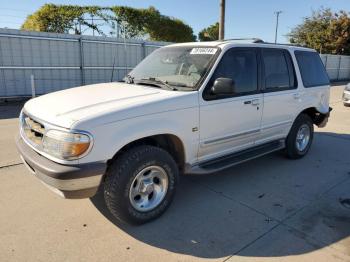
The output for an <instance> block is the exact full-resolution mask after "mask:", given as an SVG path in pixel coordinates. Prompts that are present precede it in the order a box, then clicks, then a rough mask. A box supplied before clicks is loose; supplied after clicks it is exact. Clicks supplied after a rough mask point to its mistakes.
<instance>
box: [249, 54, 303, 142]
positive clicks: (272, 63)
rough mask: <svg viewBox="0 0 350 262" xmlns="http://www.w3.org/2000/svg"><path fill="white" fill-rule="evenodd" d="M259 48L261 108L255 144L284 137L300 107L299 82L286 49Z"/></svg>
mask: <svg viewBox="0 0 350 262" xmlns="http://www.w3.org/2000/svg"><path fill="white" fill-rule="evenodd" d="M260 50H261V63H262V89H263V100H264V107H263V114H262V121H261V130H260V135H259V138H258V139H257V141H256V144H262V143H265V142H269V141H273V140H277V139H280V138H284V137H286V136H287V134H288V132H289V129H290V127H291V125H292V124H293V120H294V117H295V114H296V113H297V112H298V110H299V107H300V105H299V103H300V99H299V98H300V94H299V92H298V90H297V87H298V83H297V78H296V74H295V69H294V66H293V61H292V57H291V54H290V53H289V51H288V50H286V49H278V48H261V49H260Z"/></svg>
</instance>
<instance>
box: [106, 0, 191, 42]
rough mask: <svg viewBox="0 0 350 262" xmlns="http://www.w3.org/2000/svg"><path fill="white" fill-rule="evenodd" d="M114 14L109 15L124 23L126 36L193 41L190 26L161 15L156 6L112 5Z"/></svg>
mask: <svg viewBox="0 0 350 262" xmlns="http://www.w3.org/2000/svg"><path fill="white" fill-rule="evenodd" d="M111 11H112V12H113V13H114V14H115V15H114V16H109V18H110V19H112V20H113V19H115V20H116V21H117V22H118V23H122V24H123V23H124V28H125V34H126V35H127V36H128V37H137V36H139V37H140V36H148V37H149V39H151V40H154V41H167V42H190V41H195V40H196V37H195V35H194V34H193V30H192V28H191V27H190V26H189V25H187V24H185V23H184V22H182V21H181V20H179V19H177V18H173V17H169V16H165V15H162V14H161V13H160V12H159V11H158V10H157V9H156V8H154V7H152V6H151V7H149V8H147V9H137V8H132V7H127V6H113V7H111Z"/></svg>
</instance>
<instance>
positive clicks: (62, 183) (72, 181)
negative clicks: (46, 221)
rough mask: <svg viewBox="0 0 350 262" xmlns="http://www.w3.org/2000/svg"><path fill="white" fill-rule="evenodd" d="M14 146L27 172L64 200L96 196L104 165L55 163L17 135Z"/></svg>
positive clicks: (96, 163)
mask: <svg viewBox="0 0 350 262" xmlns="http://www.w3.org/2000/svg"><path fill="white" fill-rule="evenodd" d="M16 146H17V149H18V151H19V153H20V155H21V159H22V161H23V163H24V164H25V166H26V167H27V168H28V170H29V171H30V172H31V173H32V174H33V175H35V176H36V177H37V178H38V179H40V180H41V181H42V182H43V183H44V184H45V185H47V186H48V187H49V188H50V189H51V190H53V191H54V192H55V193H57V194H59V195H60V196H62V197H64V198H87V197H91V196H93V195H95V194H96V192H97V190H98V187H99V185H100V184H101V180H102V176H103V174H104V173H105V171H106V163H104V162H94V163H88V164H80V165H74V166H67V165H62V164H58V163H55V162H53V161H51V160H49V159H47V158H45V157H43V156H41V155H40V154H38V153H37V152H35V151H34V150H33V149H32V148H31V147H30V146H28V145H27V144H26V143H25V142H24V141H23V139H22V138H21V137H20V136H19V135H18V136H17V137H16Z"/></svg>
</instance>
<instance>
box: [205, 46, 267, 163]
mask: <svg viewBox="0 0 350 262" xmlns="http://www.w3.org/2000/svg"><path fill="white" fill-rule="evenodd" d="M259 75H260V66H259V63H258V51H257V49H255V48H232V49H229V50H228V51H226V52H225V54H224V55H223V57H222V59H221V61H220V63H219V64H218V66H217V68H216V69H215V72H214V74H213V76H212V77H211V79H210V81H209V82H208V84H207V86H206V88H205V90H204V92H203V99H201V100H200V146H199V150H198V160H199V161H200V162H202V161H205V160H208V159H212V158H215V157H220V156H223V155H226V154H230V153H233V152H236V151H240V150H243V149H246V148H248V147H251V146H253V145H254V143H255V140H256V138H257V137H258V134H259V132H260V124H261V118H262V109H263V97H262V94H261V93H260V91H259ZM217 78H230V79H232V80H233V83H234V90H235V91H234V93H232V94H226V95H222V96H220V95H212V94H211V92H210V90H211V88H212V86H213V85H214V82H215V80H216V79H217Z"/></svg>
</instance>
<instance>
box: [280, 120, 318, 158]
mask: <svg viewBox="0 0 350 262" xmlns="http://www.w3.org/2000/svg"><path fill="white" fill-rule="evenodd" d="M313 136H314V125H313V122H312V120H311V118H310V117H309V116H308V115H306V114H301V115H299V116H298V117H297V118H296V119H295V121H294V123H293V126H292V128H291V130H290V132H289V134H288V136H287V139H286V153H287V156H288V158H291V159H299V158H302V157H304V156H305V155H306V154H307V152H308V151H309V149H310V147H311V144H312V140H313Z"/></svg>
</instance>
